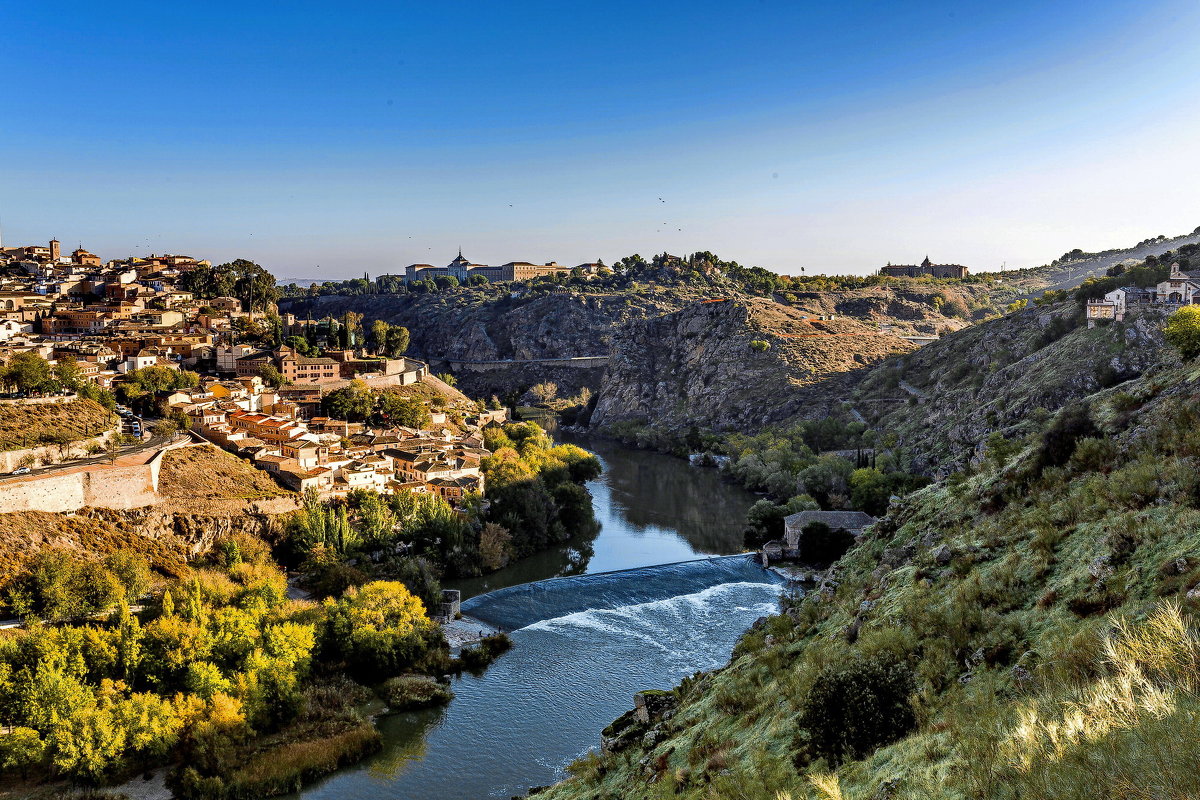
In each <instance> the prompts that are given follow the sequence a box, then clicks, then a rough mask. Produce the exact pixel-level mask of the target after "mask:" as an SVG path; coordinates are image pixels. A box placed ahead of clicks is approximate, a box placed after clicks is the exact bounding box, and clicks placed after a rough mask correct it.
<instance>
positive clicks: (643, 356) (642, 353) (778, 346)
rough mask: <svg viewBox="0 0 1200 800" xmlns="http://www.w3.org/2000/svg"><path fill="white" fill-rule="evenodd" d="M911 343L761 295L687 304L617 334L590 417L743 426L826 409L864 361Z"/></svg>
mask: <svg viewBox="0 0 1200 800" xmlns="http://www.w3.org/2000/svg"><path fill="white" fill-rule="evenodd" d="M752 342H759V343H761V342H766V343H767V344H768V345H769V347H768V348H767V349H765V350H763V349H762V345H761V344H757V345H752ZM912 349H913V345H911V344H910V343H908V342H907V341H905V340H903V339H900V338H898V337H895V336H890V335H884V334H880V333H879V332H878V331H877V330H875V329H874V328H873V327H868V326H866V325H863V324H861V323H858V322H856V321H853V320H841V319H837V320H832V321H817V320H812V319H810V318H807V315H805V314H804V313H802V312H800V311H797V310H795V309H793V308H791V307H788V306H784V305H781V304H779V303H774V302H771V301H769V300H762V299H759V298H743V299H730V300H724V301H716V302H700V303H693V304H691V305H689V306H688V307H686V308H684V309H682V310H680V311H678V312H675V313H671V314H665V315H663V316H660V317H656V318H654V319H648V320H645V321H643V322H641V323H636V324H632V325H629V326H627V327H626V328H625V329H623V330H622V331H621V332H620V333H619V334H618V336H617V339H616V342H615V348H614V354H613V357H612V360H611V361H610V363H609V367H608V372H607V374H606V376H605V379H604V385H603V387H602V388H601V391H600V396H599V399H598V401H597V404H596V409H595V412H594V413H593V415H592V419H591V424H592V426H593V427H604V426H607V425H612V424H614V423H618V422H622V421H641V422H653V423H654V424H656V425H661V426H664V427H667V428H672V429H679V428H684V427H687V426H690V425H698V426H700V427H709V428H721V429H735V428H740V429H747V430H749V429H753V428H755V427H757V426H760V425H763V424H769V423H772V422H778V421H780V420H783V419H787V418H791V417H796V416H801V417H819V416H824V415H827V414H828V413H829V411H830V409H831V408H833V407H835V406H836V405H838V403H839V402H840V400H841V398H843V397H845V396H847V394H848V392H849V390H850V389H851V388H852V387H853V386H854V384H855V383H856V382H857V380H859V379H860V378H861V377H862V376H863V375H865V374H866V372H867V370H868V368H869V366H870V365H872V364H874V363H876V362H878V361H880V360H882V359H884V358H886V357H887V356H889V355H894V354H896V353H906V352H909V351H911V350H912Z"/></svg>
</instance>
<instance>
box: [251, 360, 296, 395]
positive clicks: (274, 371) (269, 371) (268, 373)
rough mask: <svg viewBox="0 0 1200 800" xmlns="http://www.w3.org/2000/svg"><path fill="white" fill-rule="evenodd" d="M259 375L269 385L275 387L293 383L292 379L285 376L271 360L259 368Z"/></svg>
mask: <svg viewBox="0 0 1200 800" xmlns="http://www.w3.org/2000/svg"><path fill="white" fill-rule="evenodd" d="M258 377H260V378H262V379H263V382H264V383H266V384H267V385H268V386H271V387H273V388H275V389H278V388H279V387H280V386H284V385H286V384H288V383H291V381H289V380H288V379H287V378H285V377H283V373H282V372H280V371H279V368H278V367H276V366H275V365H274V364H272V363H270V362H268V363H266V364H263V365H262V366H261V367H259V368H258Z"/></svg>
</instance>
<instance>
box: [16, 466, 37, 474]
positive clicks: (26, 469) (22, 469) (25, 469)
mask: <svg viewBox="0 0 1200 800" xmlns="http://www.w3.org/2000/svg"><path fill="white" fill-rule="evenodd" d="M31 471H32V470H30V469H29V467H17V468H16V469H14V470H13V471H12V474H13V475H28V474H29V473H30V472H31Z"/></svg>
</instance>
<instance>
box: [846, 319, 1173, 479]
mask: <svg viewBox="0 0 1200 800" xmlns="http://www.w3.org/2000/svg"><path fill="white" fill-rule="evenodd" d="M1077 313H1078V307H1077V306H1076V305H1075V304H1074V303H1068V304H1064V305H1059V306H1057V307H1054V308H1030V309H1027V310H1025V311H1022V312H1019V313H1016V314H1010V315H1008V316H1005V317H1001V318H1000V319H995V320H992V321H990V322H985V323H982V324H980V325H977V326H974V327H972V328H968V329H966V330H962V331H958V332H956V333H954V334H951V335H949V336H946V337H944V338H942V339H941V340H940V341H937V342H934V343H932V344H930V345H927V346H926V347H923V348H922V349H920V350H919V351H917V352H915V353H913V354H911V355H909V356H905V357H904V358H902V359H894V360H891V361H888V362H886V363H884V364H882V365H880V366H878V367H876V368H875V369H874V370H873V371H872V373H871V374H870V375H869V376H868V377H867V378H866V379H864V380H863V381H862V383H861V384H860V386H859V389H858V391H857V392H856V393H855V396H854V397H853V399H852V401H853V404H854V408H855V410H856V411H858V412H859V413H861V414H862V415H863V416H864V417H865V418H866V419H867V421H868V422H869V423H870V424H871V425H872V427H874V428H876V429H877V430H880V431H884V432H891V433H895V434H896V435H897V436H898V438H899V440H900V444H901V445H902V446H903V448H904V449H905V451H906V452H907V453H908V454H909V455H910V456H911V458H912V464H913V467H915V468H916V469H917V470H919V471H922V472H927V473H930V474H939V473H945V472H949V471H953V470H955V469H959V468H961V467H962V466H963V465H964V464H966V463H967V462H968V461H970V460H972V459H975V458H978V457H979V456H980V454H981V452H982V446H983V443H984V442H985V441H986V440H987V438H988V436H990V435H991V434H992V433H993V432H996V431H999V432H1001V433H1002V434H1003V435H1004V436H1005V437H1007V438H1010V439H1013V438H1017V437H1020V436H1022V435H1024V434H1025V433H1026V432H1028V430H1029V429H1030V424H1031V422H1032V420H1033V419H1035V418H1036V417H1038V416H1039V415H1040V416H1044V415H1045V414H1048V413H1053V412H1055V411H1057V410H1058V409H1060V408H1062V407H1063V406H1065V405H1068V404H1070V403H1071V402H1074V401H1076V400H1079V399H1081V398H1083V397H1086V396H1087V395H1089V394H1092V393H1094V392H1096V391H1098V390H1100V389H1102V388H1105V387H1106V386H1112V385H1115V384H1118V383H1120V382H1122V381H1124V380H1128V379H1130V378H1134V377H1136V376H1137V375H1139V374H1140V373H1142V372H1143V371H1145V370H1147V369H1149V368H1150V367H1151V366H1152V365H1154V364H1156V363H1158V362H1160V361H1161V360H1163V359H1164V358H1168V359H1169V358H1172V357H1173V356H1171V355H1170V353H1169V352H1167V351H1165V350H1164V348H1163V339H1162V325H1163V321H1164V318H1165V313H1166V312H1165V311H1163V310H1160V309H1154V308H1148V309H1144V310H1140V311H1137V312H1135V313H1132V314H1130V315H1129V316H1127V317H1126V319H1125V321H1124V322H1123V323H1113V324H1111V325H1108V326H1105V327H1098V328H1095V329H1093V330H1088V329H1087V328H1086V326H1084V325H1079V324H1077V323H1078V317H1077Z"/></svg>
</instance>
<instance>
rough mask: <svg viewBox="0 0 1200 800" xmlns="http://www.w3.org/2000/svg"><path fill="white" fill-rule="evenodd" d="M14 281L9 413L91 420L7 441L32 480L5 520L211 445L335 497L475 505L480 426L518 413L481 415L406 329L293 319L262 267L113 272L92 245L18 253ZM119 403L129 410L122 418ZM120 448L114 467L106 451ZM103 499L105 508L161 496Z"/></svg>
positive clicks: (9, 286) (186, 262)
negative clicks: (417, 496) (368, 494)
mask: <svg viewBox="0 0 1200 800" xmlns="http://www.w3.org/2000/svg"><path fill="white" fill-rule="evenodd" d="M0 273H2V276H3V277H0V358H2V359H3V360H4V362H5V364H6V366H5V367H4V374H3V382H4V383H5V384H6V386H7V388H9V389H10V390H12V392H11V394H10V395H9V396H7V397H6V398H4V399H0V406H3V405H6V406H7V408H0V413H2V414H7V415H8V416H10V417H11V416H13V415H16V414H18V413H19V409H20V408H25V407H28V406H30V405H36V406H37V407H38V408H39V409H41V410H40V412H39V413H41V414H45V413H47V409H50V408H51V406H54V407H55V408H56V409H57V410H56V411H55V413H57V414H59V415H60V416H62V417H63V418H64V419H66V420H72V419H74V420H76V421H79V420H86V423H83V422H81V423H80V424H77V425H74V426H72V425H69V424H68V425H62V426H59V427H58V428H57V429H56V430H54V431H42V432H40V433H35V434H33V435H32V436H31V435H26V434H25V433H23V434H22V436H21V438H20V439H12V440H11V441H8V442H7V446H6V450H7V452H6V453H5V458H4V460H3V462H4V464H7V465H8V470H7V471H8V472H13V473H16V474H15V475H14V476H12V477H11V478H9V479H8V481H7V483H8V485H7V486H6V491H5V492H4V496H3V500H0V510H2V511H5V512H12V511H51V512H61V511H74V510H76V508H75V506H76V505H78V504H80V503H81V499H82V498H83V497H84V496H85V495H86V494H87V493H76V494H73V495H72V494H70V493H68V495H69V496H66V497H64V495H63V493H62V492H58V491H48V490H47V489H46V484H45V481H54V482H56V483H62V482H64V481H65V480H66V479H67V477H68V476H69V475H78V474H81V471H82V468H83V466H84V465H85V463H86V466H87V467H88V468H89V471H90V472H91V473H103V472H105V471H106V470H115V469H119V468H129V467H130V466H131V460H137V461H140V462H141V463H139V464H133V465H132V466H136V467H144V468H145V469H147V470H148V469H150V466H149V465H151V464H152V463H153V462H154V458H155V454H156V453H158V452H159V451H162V450H166V449H169V448H172V447H178V446H180V445H186V444H196V443H203V442H207V443H210V444H213V445H216V446H218V447H221V448H223V449H225V450H227V451H229V452H231V453H233V454H236V455H238V456H241V457H242V458H244V459H246V460H248V461H249V462H250V463H252V464H253V465H254V466H256V467H258V468H259V469H261V470H264V471H266V472H268V473H270V474H271V475H272V476H274V477H275V478H276V479H277V480H278V482H279V483H280V484H282V486H284V487H286V488H288V489H291V490H294V491H297V492H304V491H308V490H312V491H314V492H316V493H317V495H318V496H320V497H321V498H324V499H331V498H339V497H341V498H344V497H345V496H347V495H348V494H349V493H350V492H352V491H354V490H355V489H369V490H373V491H376V492H380V493H384V494H390V493H393V492H409V493H429V494H435V495H438V496H440V497H442V498H444V499H446V500H448V501H451V502H453V503H461V502H462V501H463V500H464V498H466V497H467V496H468V495H471V494H482V492H483V490H484V484H483V476H482V474H481V471H480V460H481V459H482V458H484V457H486V456H487V455H488V451H487V450H486V449H485V448H484V446H483V444H484V442H483V436H482V434H481V433H480V430H481V428H482V427H483V426H484V425H486V424H488V423H492V422H503V421H505V419H506V412H505V411H504V410H502V409H486V408H480V407H479V406H478V405H477V404H476V403H474V402H472V401H471V400H470V399H468V398H467V397H466V396H465V395H463V394H461V393H459V392H458V391H456V390H455V389H454V388H453V387H452V386H450V385H448V384H447V383H445V382H443V381H441V380H440V379H438V378H436V377H435V376H433V375H431V374H430V371H429V368H428V365H427V364H425V363H424V362H421V361H417V360H414V359H411V358H406V357H405V356H404V355H403V351H404V350H405V349H406V348H407V342H408V332H407V331H406V330H404V329H403V328H398V329H397V328H390V327H389V326H386V325H383V326H380V325H375V326H373V328H372V331H371V335H370V336H368V335H367V334H366V332H364V331H363V330H362V329H361V327H360V326H358V324H357V323H359V322H360V320H361V318H358V319H357V320H356V319H355V317H354V316H349V317H346V318H343V319H342V320H340V321H338V320H333V319H323V320H312V319H297V318H296V317H295V316H294V315H292V314H283V315H277V314H276V308H275V302H274V301H275V300H276V299H277V297H278V291H277V290H276V289H275V286H274V279H273V278H271V277H270V275H269V274H268V273H266V271H265V270H263V269H262V268H261V267H258V266H257V265H254V264H250V263H249V262H235V263H233V264H226V265H217V266H215V267H214V265H212V264H211V263H210V262H209V261H206V260H201V259H196V258H193V257H190V256H184V255H152V256H149V257H146V258H136V257H130V258H125V259H114V260H109V261H102V259H101V258H100V257H99V256H97V255H95V254H93V253H91V252H89V251H87V250H85V249H83V248H82V247H80V248H78V249H76V250H75V251H74V252H72V253H71V254H69V255H63V254H62V252H61V244H60V243H59V242H58V241H57V240H51V241H50V242H49V243H48V245H47V246H40V245H37V246H24V247H6V248H2V249H0ZM97 406H99V407H100V408H99V409H98V408H97ZM102 408H107V409H109V410H111V411H115V412H116V415H115V416H112V417H111V418H109V419H108V420H107V421H105V419H104V415H103V413H101V414H100V415H99V416H96V414H97V411H99V410H100V409H102ZM22 427H23V430H24V431H28V430H29V429H30V428H29V425H28V424H25V425H23V426H22ZM183 432H186V433H187V435H186V437H185V436H183ZM106 449H107V451H108V454H109V455H110V456H111V458H110V459H109V461H110V462H111V463H104V459H103V458H99V456H101V455H102V454H103V453H104V452H105V451H106ZM136 454H141V458H140V459H137V458H135V455H136ZM89 457H90V461H89V460H88V459H89ZM118 458H120V459H121V464H120V465H118V463H117V462H118ZM0 466H2V465H0ZM71 467H79V469H70V468H71ZM147 474H150V473H147ZM91 480H92V481H93V482H94V481H96V480H97V478H96V477H95V476H94V475H93V477H92V478H91ZM155 480H156V473H155V476H154V477H152V478H151V483H152V484H153V483H154V482H155ZM152 488H156V487H152ZM101 494H105V493H97V492H92V493H91V497H92V500H93V501H94V502H92V503H89V505H99V506H102V507H103V506H109V507H114V508H127V507H131V506H136V505H142V504H146V503H150V502H153V500H154V497H155V495H154V492H150V493H148V494H145V493H133V494H138V495H139V496H142V495H144V496H142V500H138V499H137V498H136V497H132V496H131V493H129V492H113V493H106V494H107V496H104V497H102V496H100V495H101Z"/></svg>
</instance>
